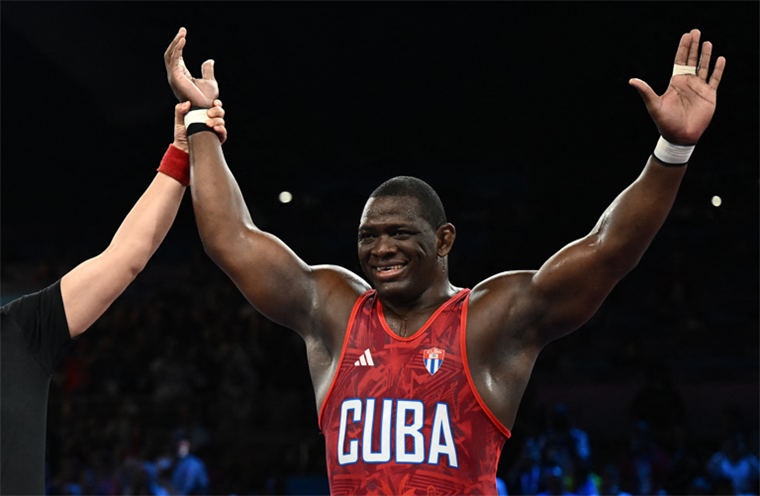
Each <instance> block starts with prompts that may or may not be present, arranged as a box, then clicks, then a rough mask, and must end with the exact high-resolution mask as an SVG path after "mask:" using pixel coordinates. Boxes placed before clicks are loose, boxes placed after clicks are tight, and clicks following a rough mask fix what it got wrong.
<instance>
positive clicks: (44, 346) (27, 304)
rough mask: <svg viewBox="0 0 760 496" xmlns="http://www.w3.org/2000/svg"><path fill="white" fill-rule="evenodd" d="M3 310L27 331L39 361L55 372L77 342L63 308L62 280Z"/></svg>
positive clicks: (25, 333)
mask: <svg viewBox="0 0 760 496" xmlns="http://www.w3.org/2000/svg"><path fill="white" fill-rule="evenodd" d="M2 312H3V313H4V314H6V315H7V316H8V317H9V318H10V319H11V320H13V321H14V322H15V323H16V325H17V326H18V327H19V328H20V329H21V331H22V332H23V333H24V337H25V338H26V342H27V344H28V346H29V353H30V354H31V355H32V356H33V357H34V359H35V360H36V361H37V363H39V364H40V365H41V366H42V367H43V368H44V369H45V370H46V371H47V372H48V374H52V373H53V370H54V369H55V367H56V366H57V365H58V362H60V361H61V359H62V358H63V356H64V355H65V354H66V352H68V351H69V349H70V348H71V346H72V345H73V344H74V342H75V341H74V340H73V339H71V334H70V333H69V324H68V321H67V320H66V311H65V309H64V308H63V296H61V281H60V280H58V281H57V282H55V283H54V284H51V285H50V286H48V287H47V288H45V289H43V290H42V291H39V292H37V293H32V294H29V295H26V296H22V297H21V298H19V299H17V300H14V301H12V302H10V303H8V304H7V305H5V306H4V307H2Z"/></svg>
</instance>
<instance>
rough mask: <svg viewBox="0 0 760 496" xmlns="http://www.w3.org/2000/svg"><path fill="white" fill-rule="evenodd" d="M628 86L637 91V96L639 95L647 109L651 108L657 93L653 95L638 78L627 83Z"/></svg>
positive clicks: (647, 86)
mask: <svg viewBox="0 0 760 496" xmlns="http://www.w3.org/2000/svg"><path fill="white" fill-rule="evenodd" d="M628 84H630V85H631V86H633V87H634V88H636V89H637V90H638V92H639V95H641V98H642V99H643V100H644V104H645V105H646V106H647V109H649V108H651V106H652V105H653V104H654V102H655V101H656V100H657V98H658V97H657V93H655V92H654V90H653V89H652V88H650V87H649V85H648V84H647V83H645V82H644V81H642V80H641V79H638V78H633V79H631V80H630V81H628Z"/></svg>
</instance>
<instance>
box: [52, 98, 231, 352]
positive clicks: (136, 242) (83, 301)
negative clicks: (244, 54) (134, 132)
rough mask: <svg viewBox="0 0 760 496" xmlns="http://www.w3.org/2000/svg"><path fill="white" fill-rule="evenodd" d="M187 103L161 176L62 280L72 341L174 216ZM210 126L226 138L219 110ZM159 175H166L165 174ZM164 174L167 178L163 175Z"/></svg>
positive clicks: (182, 175) (143, 260) (183, 162)
mask: <svg viewBox="0 0 760 496" xmlns="http://www.w3.org/2000/svg"><path fill="white" fill-rule="evenodd" d="M189 108H190V105H189V104H188V103H183V104H178V105H177V107H176V108H175V121H174V142H173V143H172V147H174V149H172V148H170V150H169V151H167V154H166V156H165V157H164V160H163V161H162V164H161V168H160V169H159V170H160V171H162V172H158V173H157V174H156V177H155V178H154V179H153V182H152V183H151V184H150V186H149V187H148V189H147V190H146V191H145V193H144V194H143V195H142V196H141V197H140V199H139V200H138V201H137V203H136V204H135V206H134V207H133V208H132V210H131V211H130V212H129V214H128V215H127V217H126V218H125V219H124V222H122V224H121V226H120V227H119V229H118V230H117V231H116V234H115V235H114V237H113V240H112V241H111V244H110V245H109V246H108V248H106V250H105V251H104V252H103V253H101V254H100V255H98V256H96V257H94V258H91V259H89V260H87V261H85V262H83V263H81V264H80V265H78V266H77V267H75V268H74V269H72V270H71V271H70V272H69V273H67V274H66V275H65V276H63V278H62V279H61V294H62V296H63V306H64V310H65V312H66V320H67V321H68V324H69V332H70V333H71V337H76V336H78V335H79V334H81V333H83V332H84V331H86V330H87V329H88V328H89V327H90V326H91V325H92V324H93V323H94V322H95V321H96V320H97V319H98V318H99V317H100V316H101V315H102V314H103V312H105V311H106V309H107V308H108V307H109V306H110V305H111V303H113V301H114V300H115V299H116V298H117V297H118V296H119V295H120V294H121V293H122V292H123V291H124V290H125V289H126V288H127V286H128V285H129V284H130V283H131V282H132V281H133V280H134V279H135V277H137V274H139V273H140V272H141V271H142V270H143V268H144V267H145V265H146V264H147V263H148V260H149V259H150V257H151V256H152V255H153V253H155V251H156V250H157V249H158V246H159V245H160V244H161V242H162V241H163V239H164V237H165V236H166V233H167V232H168V231H169V228H170V227H171V225H172V223H173V222H174V218H175V216H176V215H177V210H178V209H179V205H180V202H181V200H182V195H183V194H184V193H185V186H186V184H182V183H181V182H180V181H185V180H186V179H187V178H188V176H187V153H188V144H187V137H186V136H185V125H184V122H183V116H184V114H185V113H186V112H187V111H188V110H189ZM211 115H213V116H215V117H214V118H211V119H210V122H209V123H210V124H211V125H212V126H214V128H215V129H216V130H217V132H220V133H222V136H226V129H225V128H224V120H223V119H222V117H223V116H224V111H223V110H222V109H221V108H216V107H215V108H214V111H213V112H211ZM163 171H166V173H164V172H163ZM168 174H171V176H170V175H168Z"/></svg>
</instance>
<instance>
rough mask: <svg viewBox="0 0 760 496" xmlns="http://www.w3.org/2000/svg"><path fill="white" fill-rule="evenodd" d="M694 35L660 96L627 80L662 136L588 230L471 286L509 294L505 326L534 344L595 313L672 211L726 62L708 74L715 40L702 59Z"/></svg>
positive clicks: (490, 295)
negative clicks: (533, 265)
mask: <svg viewBox="0 0 760 496" xmlns="http://www.w3.org/2000/svg"><path fill="white" fill-rule="evenodd" d="M699 36H700V33H699V31H697V30H693V31H691V32H690V33H687V34H684V35H683V37H682V38H681V42H680V44H679V48H678V52H677V55H676V60H675V62H676V66H675V67H676V69H674V75H673V76H672V78H671V80H670V85H669V87H668V89H667V91H666V92H665V93H664V94H663V95H662V96H659V97H658V96H657V95H656V94H655V93H654V92H653V91H652V90H651V88H650V87H649V86H648V85H647V84H646V83H644V82H643V81H641V80H638V79H633V80H631V82H630V84H631V85H632V86H634V87H635V88H636V89H637V90H638V91H639V93H640V94H641V96H642V98H643V99H644V102H645V104H646V107H647V110H648V111H649V114H650V115H651V117H652V119H653V120H654V122H655V124H656V125H657V128H658V130H659V131H660V133H661V135H662V138H664V140H665V141H664V142H663V141H662V140H661V143H659V144H658V146H657V148H656V150H655V154H654V155H653V156H652V157H650V158H649V160H648V162H647V164H646V167H645V168H644V171H643V172H642V173H641V175H640V176H639V177H638V179H636V180H635V181H634V182H633V184H631V185H630V186H629V187H628V188H626V189H625V190H624V191H623V192H622V193H621V194H620V195H619V196H618V197H617V198H616V199H615V200H614V201H613V202H612V204H611V205H610V206H609V207H608V208H607V209H606V210H605V212H604V213H603V214H602V216H601V218H600V219H599V221H598V222H597V224H596V226H595V227H594V229H593V230H592V231H591V233H589V234H588V235H587V236H585V237H583V238H581V239H579V240H577V241H575V242H573V243H570V244H569V245H567V246H566V247H564V248H562V249H561V250H560V251H559V252H558V253H556V254H555V255H554V256H552V257H551V258H550V259H549V260H548V261H547V262H546V263H544V265H543V266H542V267H541V268H540V269H539V270H538V271H535V272H521V273H512V274H503V275H499V276H495V277H494V278H491V279H489V280H487V281H485V282H484V283H482V286H481V287H480V288H478V287H476V288H475V290H474V291H473V299H474V300H475V301H477V299H478V297H479V296H480V295H482V296H480V297H481V299H482V300H483V301H482V302H483V303H489V304H488V305H487V306H489V307H491V306H492V305H494V304H496V303H497V300H498V298H502V299H505V298H506V299H508V301H509V305H508V306H507V307H508V308H509V315H505V316H503V317H504V322H505V325H506V326H509V325H512V326H513V328H517V329H521V330H523V331H524V332H525V336H526V337H527V338H528V339H529V341H530V342H531V343H533V344H534V345H535V346H536V347H537V348H539V349H540V348H541V347H543V345H545V344H546V343H548V342H550V341H551V340H553V339H556V338H558V337H560V336H562V335H564V334H567V333H569V332H571V331H573V330H575V329H577V328H578V327H580V326H581V325H583V324H584V323H585V322H586V321H587V320H588V319H589V318H591V316H593V314H594V313H595V312H596V311H597V309H598V308H599V306H600V305H601V304H602V302H603V301H604V299H605V298H606V297H607V295H608V294H609V293H610V291H611V290H612V288H613V287H614V286H615V284H617V283H618V281H620V279H622V278H623V276H625V275H626V274H627V273H628V272H630V271H631V270H632V269H633V268H634V267H635V266H636V264H637V263H638V261H639V259H640V258H641V256H642V255H643V254H644V252H645V251H646V249H647V247H648V246H649V244H650V242H651V241H652V239H653V238H654V236H655V234H656V233H657V231H658V230H659V229H660V227H661V226H662V224H663V223H664V221H665V218H666V217H667V215H668V213H669V212H670V209H671V207H672V205H673V202H674V200H675V197H676V193H677V191H678V188H679V185H680V183H681V179H682V177H683V175H684V173H685V171H686V162H687V161H688V152H689V145H694V144H695V143H696V142H697V141H698V140H699V138H700V137H701V136H702V133H703V132H704V131H705V129H706V128H707V126H708V124H709V123H710V120H711V119H712V116H713V113H714V111H715V102H716V90H717V88H718V83H719V82H720V78H721V76H722V73H723V69H724V67H725V59H724V58H723V57H720V58H719V59H718V60H717V62H716V64H715V69H714V71H713V75H712V77H711V78H709V80H708V69H709V64H710V55H711V52H712V45H711V44H710V43H709V42H706V43H704V44H703V45H702V58H701V61H699V59H698V54H699ZM698 61H699V66H698V67H697V65H698ZM688 72H691V74H682V73H688Z"/></svg>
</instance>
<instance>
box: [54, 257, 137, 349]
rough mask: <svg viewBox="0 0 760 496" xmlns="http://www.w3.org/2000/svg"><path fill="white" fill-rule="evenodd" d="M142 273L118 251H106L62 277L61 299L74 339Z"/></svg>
mask: <svg viewBox="0 0 760 496" xmlns="http://www.w3.org/2000/svg"><path fill="white" fill-rule="evenodd" d="M139 272H140V269H139V268H138V267H133V266H132V265H131V264H130V263H129V260H126V259H124V257H122V256H121V252H120V251H119V250H106V251H105V252H103V253H101V254H100V255H98V256H96V257H94V258H91V259H89V260H86V261H85V262H82V263H81V264H79V265H78V266H77V267H75V268H74V269H72V270H71V271H70V272H69V273H67V274H66V275H65V276H63V278H62V279H61V296H62V297H63V307H64V311H65V312H66V320H67V321H68V324H69V332H70V333H71V337H76V336H78V335H79V334H81V333H83V332H84V331H86V330H87V329H88V328H89V327H90V326H91V325H92V324H93V323H94V322H95V321H96V320H97V319H98V318H99V317H100V316H101V315H103V313H104V312H105V311H106V310H107V309H108V307H109V306H110V305H111V304H112V303H113V302H114V300H116V298H118V297H119V295H120V294H121V293H123V292H124V290H125V289H126V288H127V286H129V284H130V283H131V282H132V281H133V280H134V278H135V277H136V276H137V274H138V273H139Z"/></svg>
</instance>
